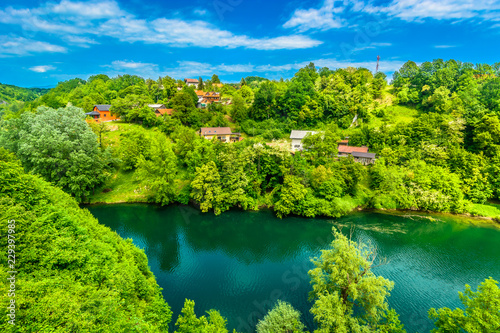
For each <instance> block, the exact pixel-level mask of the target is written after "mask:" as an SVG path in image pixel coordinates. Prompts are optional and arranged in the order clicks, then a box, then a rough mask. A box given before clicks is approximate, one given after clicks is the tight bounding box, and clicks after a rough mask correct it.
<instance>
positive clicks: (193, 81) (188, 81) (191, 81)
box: [184, 79, 199, 83]
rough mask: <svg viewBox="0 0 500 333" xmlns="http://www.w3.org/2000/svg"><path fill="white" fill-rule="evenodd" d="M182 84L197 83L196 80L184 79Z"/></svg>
mask: <svg viewBox="0 0 500 333" xmlns="http://www.w3.org/2000/svg"><path fill="white" fill-rule="evenodd" d="M184 82H186V83H198V82H199V81H198V80H197V79H184Z"/></svg>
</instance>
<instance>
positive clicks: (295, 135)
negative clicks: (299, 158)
mask: <svg viewBox="0 0 500 333" xmlns="http://www.w3.org/2000/svg"><path fill="white" fill-rule="evenodd" d="M308 134H309V135H314V134H318V132H315V131H299V130H292V133H291V134H290V139H291V140H292V151H295V150H302V149H304V147H303V146H302V139H304V138H305V137H306V135H308Z"/></svg>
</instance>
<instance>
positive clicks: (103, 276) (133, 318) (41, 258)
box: [0, 149, 172, 332]
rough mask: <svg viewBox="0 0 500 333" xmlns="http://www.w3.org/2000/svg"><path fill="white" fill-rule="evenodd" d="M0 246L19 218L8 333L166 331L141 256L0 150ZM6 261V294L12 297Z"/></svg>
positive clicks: (167, 314)
mask: <svg viewBox="0 0 500 333" xmlns="http://www.w3.org/2000/svg"><path fill="white" fill-rule="evenodd" d="M0 220H1V221H2V223H1V224H0V225H1V227H0V230H1V235H2V237H1V238H0V248H1V249H2V251H4V252H5V251H6V249H7V237H6V234H7V221H8V220H15V230H16V233H15V237H16V244H15V245H16V247H15V252H16V263H15V270H16V271H17V272H18V273H17V275H16V292H15V296H16V297H15V304H16V309H17V311H16V326H12V325H11V324H9V323H7V318H8V317H7V316H6V314H7V302H9V301H10V300H9V298H8V297H5V296H2V298H1V302H0V303H1V304H0V305H1V308H2V310H1V312H2V314H1V315H2V320H1V322H0V331H2V332H165V331H167V327H168V323H169V322H170V319H171V316H172V313H171V311H170V308H169V306H168V305H167V304H166V303H165V301H164V299H163V298H162V295H161V289H160V287H159V286H158V284H157V283H156V281H155V277H154V275H153V274H152V273H151V271H150V269H149V267H148V261H147V258H146V255H145V254H144V252H143V251H141V250H139V249H138V248H136V247H135V246H134V245H133V244H132V242H131V241H130V240H127V241H125V240H123V239H121V238H120V237H119V236H118V235H117V234H116V233H115V232H112V231H111V230H110V229H109V228H107V227H105V226H103V225H101V224H99V223H98V221H97V220H96V219H95V218H94V217H93V216H92V215H91V214H90V213H89V212H88V211H87V210H84V209H81V208H80V207H79V206H78V204H77V203H76V201H75V200H74V199H72V198H71V197H70V196H69V195H68V194H65V193H64V192H63V191H61V190H60V189H57V188H55V187H54V186H52V185H50V184H49V183H47V182H45V181H43V180H41V179H40V178H39V177H37V176H33V175H28V174H25V173H24V171H23V169H22V167H21V165H20V164H19V162H18V161H17V160H16V159H15V158H14V156H13V155H11V154H9V153H7V152H6V151H5V150H3V149H0ZM10 270H11V269H10V268H8V266H7V256H6V255H4V256H2V257H1V266H0V278H1V281H2V283H1V285H0V293H1V294H2V295H7V288H8V285H7V279H6V278H7V272H8V271H10Z"/></svg>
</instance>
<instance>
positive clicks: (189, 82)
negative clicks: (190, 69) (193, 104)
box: [184, 79, 200, 87]
mask: <svg viewBox="0 0 500 333" xmlns="http://www.w3.org/2000/svg"><path fill="white" fill-rule="evenodd" d="M184 83H185V84H186V85H187V86H188V87H195V86H197V85H198V83H200V81H198V80H197V79H184Z"/></svg>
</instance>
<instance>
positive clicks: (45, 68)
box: [30, 65, 56, 73]
mask: <svg viewBox="0 0 500 333" xmlns="http://www.w3.org/2000/svg"><path fill="white" fill-rule="evenodd" d="M54 69H56V68H55V67H54V66H51V65H43V66H33V67H30V71H33V72H37V73H45V72H47V71H51V70H54Z"/></svg>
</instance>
